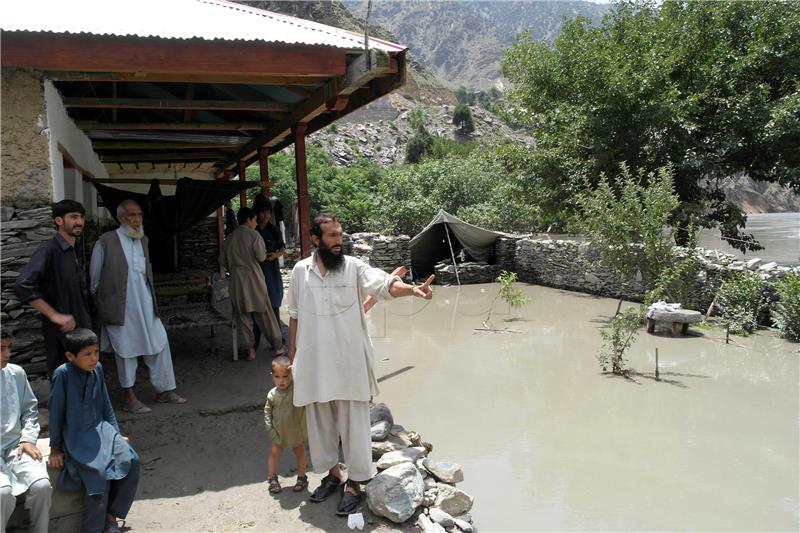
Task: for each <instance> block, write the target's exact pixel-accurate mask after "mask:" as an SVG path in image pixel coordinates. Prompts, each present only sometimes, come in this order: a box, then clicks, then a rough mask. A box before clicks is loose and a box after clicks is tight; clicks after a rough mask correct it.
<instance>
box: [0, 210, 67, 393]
mask: <svg viewBox="0 0 800 533" xmlns="http://www.w3.org/2000/svg"><path fill="white" fill-rule="evenodd" d="M51 213H52V210H51V208H50V207H49V206H46V207H40V208H37V209H27V210H15V209H14V208H12V207H6V206H3V207H2V226H0V245H1V246H2V249H3V257H2V261H0V266H1V267H2V268H1V269H0V270H2V274H0V282H1V283H2V293H0V296H2V312H0V320H2V322H3V329H8V330H11V331H13V332H14V348H13V350H12V356H11V362H12V363H14V364H17V365H20V366H22V367H23V368H25V371H26V372H27V373H28V376H30V377H33V376H37V375H42V374H44V373H45V372H46V371H47V363H46V357H45V355H44V346H43V343H42V342H41V330H42V328H41V318H40V315H39V313H38V311H36V310H34V309H33V308H32V307H30V306H28V305H25V304H23V303H22V302H20V301H19V300H18V299H17V297H16V296H15V295H14V282H15V281H16V279H17V278H18V277H19V275H20V272H22V269H23V268H24V267H25V265H26V264H27V263H28V261H30V258H31V256H32V255H33V253H34V252H35V251H36V249H37V248H38V247H39V246H40V245H41V244H42V243H43V242H45V241H48V240H50V239H52V238H53V234H54V233H55V231H54V227H53V219H52V217H51Z"/></svg>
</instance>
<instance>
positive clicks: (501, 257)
mask: <svg viewBox="0 0 800 533" xmlns="http://www.w3.org/2000/svg"><path fill="white" fill-rule="evenodd" d="M521 238H522V237H519V236H513V235H508V236H506V237H500V238H499V239H497V242H496V243H495V246H494V254H495V258H496V259H497V266H498V267H499V269H500V270H505V271H508V272H514V269H515V268H516V255H517V242H518V241H519V240H520V239H521Z"/></svg>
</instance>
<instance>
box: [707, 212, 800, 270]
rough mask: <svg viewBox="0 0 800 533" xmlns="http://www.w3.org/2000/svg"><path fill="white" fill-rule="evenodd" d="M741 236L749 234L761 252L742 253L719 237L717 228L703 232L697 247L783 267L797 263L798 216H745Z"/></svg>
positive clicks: (799, 259)
mask: <svg viewBox="0 0 800 533" xmlns="http://www.w3.org/2000/svg"><path fill="white" fill-rule="evenodd" d="M745 233H750V234H752V235H753V236H754V237H755V238H756V240H757V241H758V242H759V243H761V246H763V247H764V249H763V250H759V251H757V252H748V253H747V254H742V253H741V252H739V251H738V250H735V249H733V248H732V247H731V246H730V245H729V244H728V243H727V242H725V241H723V240H722V239H721V238H720V234H719V229H710V230H703V232H702V233H701V235H700V244H701V246H704V247H706V248H710V249H715V250H722V251H724V252H728V253H732V254H736V255H737V256H739V257H743V258H745V259H752V258H754V257H758V258H761V259H762V260H764V262H767V261H775V262H777V263H778V264H779V265H786V266H789V265H798V264H800V213H758V214H752V215H747V225H746V226H745Z"/></svg>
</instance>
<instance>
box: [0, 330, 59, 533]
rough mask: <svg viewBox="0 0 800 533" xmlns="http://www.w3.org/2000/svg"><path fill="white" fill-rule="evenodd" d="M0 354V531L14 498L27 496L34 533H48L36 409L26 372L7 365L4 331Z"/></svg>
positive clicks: (8, 342) (7, 341)
mask: <svg viewBox="0 0 800 533" xmlns="http://www.w3.org/2000/svg"><path fill="white" fill-rule="evenodd" d="M0 335H1V336H2V339H0V343H2V344H0V345H1V346H2V355H0V375H1V376H2V393H3V397H2V399H0V400H1V401H2V408H0V430H1V431H2V432H0V447H2V453H1V454H0V491H2V502H0V509H1V510H2V518H0V531H2V532H3V533H5V530H6V524H8V520H9V518H11V513H13V512H14V507H15V505H16V503H17V498H16V497H17V496H19V495H20V494H23V493H26V492H27V496H26V497H25V508H26V509H27V510H28V513H29V514H30V520H31V527H30V531H32V532H33V533H47V526H48V522H49V521H50V497H51V495H52V492H53V489H52V487H51V486H50V478H49V477H48V475H47V466H46V465H45V463H44V461H42V452H40V451H39V448H37V447H36V439H38V438H39V410H38V409H37V404H38V402H37V401H36V396H34V395H33V391H32V390H31V386H30V383H28V376H26V375H25V370H23V369H22V367H20V366H17V365H12V364H9V362H8V361H9V359H10V358H11V348H10V346H11V336H10V335H9V334H8V332H6V331H5V330H4V331H3V332H2V334H0Z"/></svg>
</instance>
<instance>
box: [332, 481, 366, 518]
mask: <svg viewBox="0 0 800 533" xmlns="http://www.w3.org/2000/svg"><path fill="white" fill-rule="evenodd" d="M357 487H358V485H357V484H356V482H355V481H352V480H349V479H348V480H347V481H346V482H345V483H344V489H343V490H342V499H341V500H339V506H338V507H337V508H336V514H337V515H339V516H347V515H349V514H353V513H355V512H356V510H358V506H359V505H360V504H361V496H363V494H364V492H363V491H362V490H361V489H360V488H357ZM348 488H350V489H352V490H354V491H357V492H358V494H353V493H352V492H349V491H348V490H347V489H348Z"/></svg>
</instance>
